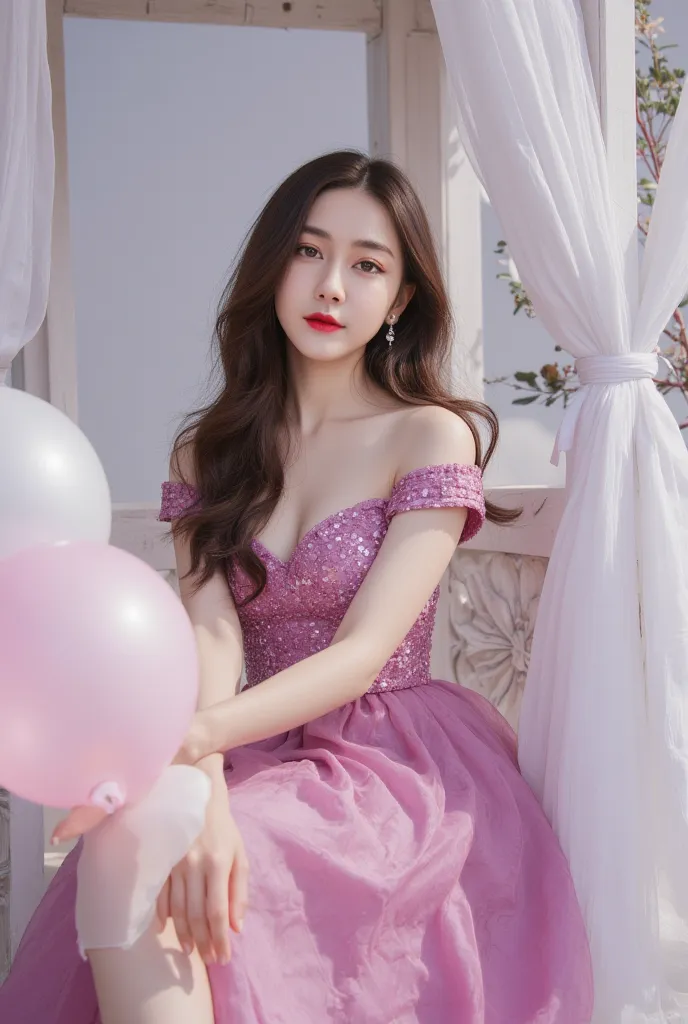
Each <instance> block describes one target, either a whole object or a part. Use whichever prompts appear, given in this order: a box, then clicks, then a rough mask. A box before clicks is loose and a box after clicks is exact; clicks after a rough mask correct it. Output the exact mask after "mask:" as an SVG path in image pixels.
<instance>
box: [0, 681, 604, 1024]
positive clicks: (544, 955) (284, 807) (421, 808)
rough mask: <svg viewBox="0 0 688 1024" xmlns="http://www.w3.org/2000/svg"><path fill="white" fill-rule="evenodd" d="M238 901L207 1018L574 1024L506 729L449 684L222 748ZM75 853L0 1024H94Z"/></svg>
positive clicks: (573, 907)
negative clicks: (243, 877) (242, 898)
mask: <svg viewBox="0 0 688 1024" xmlns="http://www.w3.org/2000/svg"><path fill="white" fill-rule="evenodd" d="M227 786H228V789H229V792H230V798H231V807H232V812H233V814H234V816H235V819H236V821H237V823H238V825H239V828H240V829H241V832H242V835H243V837H244V842H245V845H246V849H247V852H248V856H249V860H250V865H251V903H250V907H249V910H248V912H247V915H246V922H245V927H244V931H243V932H242V934H241V935H240V936H237V937H235V938H234V940H233V957H232V961H231V963H230V964H229V965H228V966H226V967H212V968H210V972H209V973H210V981H211V986H212V991H213V999H214V1006H215V1019H216V1022H217V1024H325V1022H326V1021H334V1022H338V1024H585V1022H588V1021H589V1020H590V1017H591V1014H592V977H591V967H590V959H589V951H588V945H587V940H586V936H585V931H584V927H583V922H582V919H581V914H580V910H579V908H578V905H577V902H576V897H575V893H574V890H573V885H572V882H571V878H570V875H569V871H568V867H567V864H566V861H565V859H564V857H563V854H562V852H561V849H560V847H559V844H558V841H557V839H556V837H555V835H554V833H553V832H552V830H551V828H550V826H549V824H548V822H547V820H546V818H545V816H544V814H543V812H542V810H541V808H540V806H539V804H538V802H537V800H536V799H535V797H534V796H533V794H532V793H531V791H530V789H529V788H528V786H527V785H526V783H525V782H524V781H523V779H522V777H521V775H520V774H519V771H518V767H517V763H516V752H515V738H514V735H513V732H512V731H511V729H510V728H509V726H508V725H507V723H506V722H505V721H504V720H503V719H502V717H501V716H500V715H499V714H498V713H497V712H496V711H495V710H494V709H493V708H492V707H491V705H490V704H489V703H488V702H487V701H486V700H484V699H483V698H482V697H480V696H479V695H477V694H475V693H473V692H471V691H468V690H465V689H462V688H460V687H456V686H454V685H452V684H449V683H443V682H432V683H430V684H427V685H424V686H419V687H414V688H411V689H406V690H400V691H397V692H392V693H386V694H375V695H367V696H364V697H362V698H361V699H360V700H357V701H355V702H354V703H352V704H349V705H346V706H345V707H343V708H340V709H338V710H336V711H333V712H331V713H330V714H328V715H325V716H324V717H323V718H320V719H318V720H317V721H315V722H312V723H311V724H309V725H308V726H305V727H303V728H301V729H296V730H293V731H292V732H290V733H288V734H287V735H283V736H280V737H278V738H276V739H274V740H271V741H268V742H264V743H260V744H256V745H253V746H250V747H243V748H240V749H238V750H235V751H233V752H232V754H231V767H229V768H228V771H227ZM78 855H79V853H78V850H76V851H74V853H72V854H71V855H70V856H69V857H68V858H67V860H66V861H65V863H64V865H63V867H62V868H61V869H60V871H59V872H58V874H57V876H56V877H55V879H54V880H53V882H52V884H51V886H50V887H49V889H48V891H47V893H46V895H45V897H44V899H43V901H42V903H41V905H40V906H39V908H38V910H37V911H36V913H35V915H34V917H33V919H32V921H31V924H30V925H29V928H28V930H27V932H26V935H25V936H24V939H23V942H22V944H21V947H20V949H19V951H18V954H17V957H16V959H15V963H14V967H13V969H12V971H11V973H10V976H9V978H8V980H7V981H6V983H5V984H4V985H3V986H2V988H1V989H0V1021H2V1024H98V1022H99V1015H98V1009H97V1004H96V997H95V991H94V988H93V982H92V978H91V972H90V967H89V965H88V964H87V963H85V962H84V961H83V960H81V958H80V956H79V952H78V949H77V940H76V931H75V925H74V902H75V890H76V864H77V858H78Z"/></svg>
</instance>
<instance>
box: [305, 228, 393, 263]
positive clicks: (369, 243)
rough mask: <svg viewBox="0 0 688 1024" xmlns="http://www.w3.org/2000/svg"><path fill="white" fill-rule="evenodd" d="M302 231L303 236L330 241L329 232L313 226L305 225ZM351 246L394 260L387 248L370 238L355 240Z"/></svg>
mask: <svg viewBox="0 0 688 1024" xmlns="http://www.w3.org/2000/svg"><path fill="white" fill-rule="evenodd" d="M303 231H304V234H308V235H315V236H316V237H317V238H326V239H328V241H330V242H331V241H332V235H331V234H330V233H329V231H325V230H324V229H323V228H317V227H315V225H314V224H305V225H304V228H303ZM351 244H352V245H353V246H354V248H356V249H374V250H375V251H376V252H386V253H387V254H388V255H389V256H391V257H392V259H395V256H394V253H393V252H392V250H391V249H390V248H389V247H388V246H386V245H383V244H382V242H374V241H373V240H372V239H371V238H357V239H356V240H355V241H354V242H352V243H351Z"/></svg>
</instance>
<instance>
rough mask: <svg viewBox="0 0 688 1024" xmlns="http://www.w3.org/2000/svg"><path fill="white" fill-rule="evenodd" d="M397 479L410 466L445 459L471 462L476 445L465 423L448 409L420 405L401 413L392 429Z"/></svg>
mask: <svg viewBox="0 0 688 1024" xmlns="http://www.w3.org/2000/svg"><path fill="white" fill-rule="evenodd" d="M392 437H393V448H394V458H395V462H396V466H397V473H396V476H397V479H399V477H401V476H403V475H404V473H408V472H409V471H410V470H412V469H417V468H419V467H422V466H437V465H442V464H444V463H451V462H456V463H462V464H465V465H469V466H473V465H475V460H476V447H475V441H474V439H473V434H472V433H471V429H470V427H469V426H468V424H467V423H466V422H465V420H463V419H462V418H461V417H460V416H457V415H456V413H454V412H452V411H451V409H445V408H443V407H442V406H439V405H419V406H414V407H412V408H411V409H407V410H406V411H405V412H404V413H402V414H400V416H399V422H398V426H397V429H396V430H394V431H393V432H392Z"/></svg>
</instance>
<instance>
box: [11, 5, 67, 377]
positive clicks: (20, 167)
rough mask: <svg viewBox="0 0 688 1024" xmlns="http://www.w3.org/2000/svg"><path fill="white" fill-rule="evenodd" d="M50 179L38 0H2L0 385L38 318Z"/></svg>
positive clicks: (44, 298)
mask: <svg viewBox="0 0 688 1024" xmlns="http://www.w3.org/2000/svg"><path fill="white" fill-rule="evenodd" d="M54 181H55V151H54V144H53V125H52V113H51V90H50V73H49V70H48V54H47V48H46V19H45V0H2V3H0V384H2V382H3V380H4V379H5V375H6V373H7V370H8V369H9V367H10V364H11V362H12V360H13V358H14V357H15V356H16V354H17V353H18V352H19V351H20V349H21V348H22V347H23V346H24V345H25V344H26V342H28V341H30V340H31V338H33V336H34V335H35V334H36V332H37V331H38V328H39V327H40V326H41V323H42V322H43V318H44V317H45V311H46V308H47V304H48V279H49V273H50V237H51V227H52V215H53V192H54Z"/></svg>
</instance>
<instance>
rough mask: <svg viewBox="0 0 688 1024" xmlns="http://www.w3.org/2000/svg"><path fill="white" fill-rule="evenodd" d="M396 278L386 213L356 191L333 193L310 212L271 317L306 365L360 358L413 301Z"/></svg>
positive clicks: (396, 251) (397, 255) (396, 252)
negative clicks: (389, 321)
mask: <svg viewBox="0 0 688 1024" xmlns="http://www.w3.org/2000/svg"><path fill="white" fill-rule="evenodd" d="M402 277H403V258H402V251H401V245H400V242H399V239H398V238H397V233H396V230H395V228H394V225H393V223H392V221H391V219H390V217H389V215H388V213H387V211H386V210H385V208H384V207H383V206H382V205H381V204H380V203H379V202H378V201H377V199H374V198H373V197H372V196H370V195H368V193H367V192H363V191H361V190H360V189H351V188H346V189H333V190H332V191H329V192H324V193H323V194H322V195H320V196H319V197H318V199H317V200H316V201H315V203H314V204H313V206H312V208H311V211H310V213H309V215H308V218H307V222H306V225H305V227H304V229H303V231H302V232H301V236H300V238H299V244H298V246H297V249H296V252H295V253H294V255H293V257H292V260H291V262H290V264H289V265H288V267H287V270H286V272H285V274H284V277H283V278H282V281H281V283H280V285H279V287H278V289H277V293H276V295H275V306H276V310H277V316H278V318H279V321H280V323H281V325H282V327H283V329H284V331H285V333H286V335H287V337H288V338H289V340H290V342H291V343H292V345H293V346H294V347H295V348H296V349H297V350H298V352H300V353H301V355H303V356H304V357H306V358H308V359H315V360H319V361H328V362H329V361H334V360H338V359H342V358H346V357H348V356H350V355H353V354H355V353H359V354H360V353H362V350H363V349H364V348H365V346H366V345H367V344H368V342H369V341H370V339H371V338H373V337H374V336H375V335H376V334H377V332H378V331H379V330H380V327H381V326H382V324H383V322H384V321H385V320H386V319H388V318H389V317H390V315H394V316H395V322H396V320H398V319H399V317H400V316H401V314H402V312H403V310H404V308H405V307H406V305H407V303H408V302H409V300H410V298H411V296H412V295H413V286H410V285H403V284H402ZM318 317H322V318H325V321H327V318H330V319H331V320H333V321H335V323H328V322H324V321H323V320H322V319H320V320H319V319H318Z"/></svg>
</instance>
